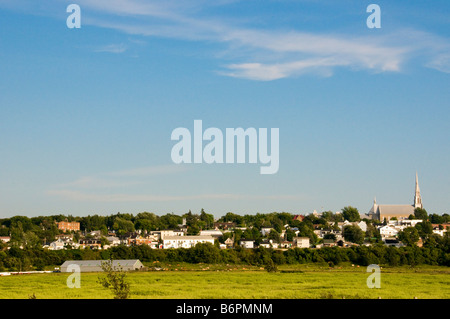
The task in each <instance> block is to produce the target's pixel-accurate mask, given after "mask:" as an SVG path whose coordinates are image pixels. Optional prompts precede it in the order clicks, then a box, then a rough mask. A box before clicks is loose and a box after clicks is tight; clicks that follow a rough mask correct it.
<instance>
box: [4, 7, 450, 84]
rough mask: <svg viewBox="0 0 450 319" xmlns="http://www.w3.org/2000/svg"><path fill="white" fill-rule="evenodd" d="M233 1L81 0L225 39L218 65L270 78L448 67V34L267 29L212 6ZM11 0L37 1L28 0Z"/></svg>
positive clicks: (89, 10) (128, 17) (203, 37)
mask: <svg viewBox="0 0 450 319" xmlns="http://www.w3.org/2000/svg"><path fill="white" fill-rule="evenodd" d="M47 1H49V2H50V3H52V2H54V1H55V0H47ZM234 2H236V1H234V0H222V1H218V2H216V1H206V0H193V1H175V0H154V1H151V2H150V1H144V0H78V2H77V3H78V4H79V5H80V6H81V8H82V14H83V15H82V17H83V18H82V21H83V24H87V25H94V26H97V27H102V28H108V29H114V30H118V31H121V32H124V33H127V34H131V35H140V36H144V37H166V38H175V39H181V40H188V41H205V42H208V43H215V44H222V46H223V52H225V55H227V56H226V58H227V60H228V61H230V57H231V58H232V61H231V62H227V63H223V61H221V62H220V63H219V64H222V65H224V69H223V70H220V71H218V73H219V74H221V75H225V76H231V77H238V78H246V79H251V80H262V81H271V80H276V79H281V78H287V77H293V76H298V75H302V74H306V73H314V74H319V75H325V76H330V75H332V74H333V73H334V70H335V69H336V68H346V69H351V70H365V71H370V72H399V71H402V70H403V68H404V66H405V65H406V64H407V63H408V62H410V61H412V60H413V61H420V63H421V65H422V66H425V67H429V68H434V69H436V70H439V71H441V72H449V70H450V59H449V54H450V53H449V52H450V41H449V39H447V38H445V37H440V36H437V35H434V34H430V33H427V32H423V31H420V30H414V29H408V30H406V29H404V30H392V31H389V32H385V31H384V32H381V33H379V34H376V33H372V34H371V35H370V36H368V37H367V38H366V37H360V36H357V35H356V33H348V32H347V33H335V32H334V30H333V31H330V32H326V31H321V32H311V31H310V32H305V31H302V30H299V29H297V30H295V29H294V30H292V29H291V30H289V31H286V30H285V29H277V28H276V26H274V27H272V28H271V29H270V31H268V30H267V29H262V28H258V27H255V26H253V27H248V26H247V25H246V21H245V20H246V19H245V17H244V18H242V21H239V19H237V18H233V17H230V16H226V15H225V14H221V15H212V14H208V12H210V11H209V10H208V9H210V8H211V7H213V6H218V5H227V4H229V3H234ZM6 3H7V4H9V6H18V4H16V3H19V4H20V3H21V4H22V5H25V6H31V7H32V8H36V6H37V5H36V4H35V2H33V1H31V2H30V1H25V0H15V1H6ZM38 8H39V10H40V12H41V11H42V10H44V9H43V7H42V6H39V7H38ZM213 12H217V11H214V10H213ZM366 36H367V34H366ZM125 50H127V47H126V46H125V45H109V46H105V47H103V48H100V49H99V51H98V52H112V53H122V52H124V51H125ZM218 56H219V55H218ZM222 57H224V55H222Z"/></svg>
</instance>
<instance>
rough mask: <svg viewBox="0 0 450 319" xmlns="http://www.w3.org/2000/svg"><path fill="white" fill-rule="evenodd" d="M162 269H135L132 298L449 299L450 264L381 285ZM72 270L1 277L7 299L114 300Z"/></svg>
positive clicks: (356, 279)
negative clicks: (74, 281) (75, 281)
mask: <svg viewBox="0 0 450 319" xmlns="http://www.w3.org/2000/svg"><path fill="white" fill-rule="evenodd" d="M163 269H164V270H161V271H148V272H130V273H127V277H126V278H127V281H128V282H129V283H130V284H131V295H130V298H133V299H139V298H150V299H158V298H169V299H198V298H206V299H227V298H231V299H235V298H237V299H248V298H250V299H253V298H258V299H265V298H273V299H318V298H336V299H342V298H346V299H355V298H357V299H360V298H364V299H372V298H380V297H381V298H382V299H397V298H401V299H413V298H419V299H449V298H450V268H449V267H439V266H420V267H415V268H410V267H383V268H382V269H381V288H379V289H377V288H372V289H370V288H368V287H367V284H366V281H367V278H368V276H369V275H370V273H367V272H366V268H365V267H356V266H351V265H345V266H342V267H333V268H329V267H326V266H319V265H314V264H309V265H295V266H287V265H286V266H282V267H279V271H278V272H276V273H268V272H266V271H265V270H264V269H262V268H260V267H254V266H253V267H252V266H245V265H239V266H237V265H207V264H196V265H190V264H173V265H170V264H169V265H163ZM69 275H70V274H68V273H51V274H28V275H11V276H4V277H0V298H1V299H28V298H29V297H30V296H33V295H34V296H35V297H36V298H37V299H79V298H81V299H110V298H113V294H112V292H110V291H109V290H107V289H105V288H103V287H102V286H101V285H100V284H99V283H97V279H98V276H99V275H102V274H101V273H81V288H68V287H67V285H66V281H67V278H68V277H69Z"/></svg>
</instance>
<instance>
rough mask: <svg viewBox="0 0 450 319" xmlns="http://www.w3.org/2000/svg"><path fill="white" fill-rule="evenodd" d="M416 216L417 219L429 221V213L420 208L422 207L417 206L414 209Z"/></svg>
mask: <svg viewBox="0 0 450 319" xmlns="http://www.w3.org/2000/svg"><path fill="white" fill-rule="evenodd" d="M414 217H415V218H416V219H422V220H423V221H427V220H428V213H427V211H426V210H425V209H423V208H420V207H416V208H415V209H414Z"/></svg>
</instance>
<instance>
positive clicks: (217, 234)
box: [200, 229, 223, 239]
mask: <svg viewBox="0 0 450 319" xmlns="http://www.w3.org/2000/svg"><path fill="white" fill-rule="evenodd" d="M200 236H211V237H214V238H215V239H217V238H219V237H222V236H223V233H222V232H221V231H220V230H218V229H209V230H201V231H200Z"/></svg>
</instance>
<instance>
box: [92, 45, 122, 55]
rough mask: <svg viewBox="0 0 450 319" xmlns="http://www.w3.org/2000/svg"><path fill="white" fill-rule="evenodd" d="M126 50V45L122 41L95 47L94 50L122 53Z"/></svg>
mask: <svg viewBox="0 0 450 319" xmlns="http://www.w3.org/2000/svg"><path fill="white" fill-rule="evenodd" d="M126 50H127V46H126V45H125V44H123V43H119V44H108V45H103V46H100V47H97V48H95V49H94V52H107V53H123V52H125V51H126Z"/></svg>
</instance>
